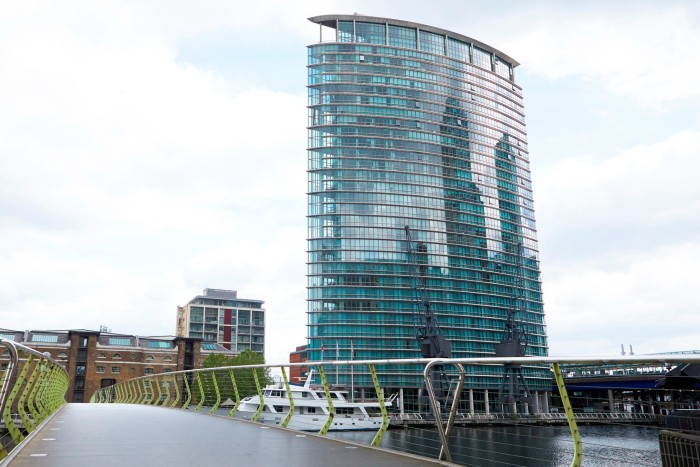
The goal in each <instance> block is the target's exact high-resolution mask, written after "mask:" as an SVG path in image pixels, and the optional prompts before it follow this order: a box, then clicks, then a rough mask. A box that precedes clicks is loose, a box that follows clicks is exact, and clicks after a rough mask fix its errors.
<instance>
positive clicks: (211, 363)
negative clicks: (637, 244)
mask: <svg viewBox="0 0 700 467" xmlns="http://www.w3.org/2000/svg"><path fill="white" fill-rule="evenodd" d="M235 364H236V357H229V356H228V355H224V354H222V353H213V354H209V356H208V357H207V358H205V359H204V361H203V362H202V368H217V367H220V366H233V365H235Z"/></svg>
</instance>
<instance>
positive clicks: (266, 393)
mask: <svg viewBox="0 0 700 467" xmlns="http://www.w3.org/2000/svg"><path fill="white" fill-rule="evenodd" d="M271 392H272V391H265V392H263V395H264V396H270V393H271Z"/></svg>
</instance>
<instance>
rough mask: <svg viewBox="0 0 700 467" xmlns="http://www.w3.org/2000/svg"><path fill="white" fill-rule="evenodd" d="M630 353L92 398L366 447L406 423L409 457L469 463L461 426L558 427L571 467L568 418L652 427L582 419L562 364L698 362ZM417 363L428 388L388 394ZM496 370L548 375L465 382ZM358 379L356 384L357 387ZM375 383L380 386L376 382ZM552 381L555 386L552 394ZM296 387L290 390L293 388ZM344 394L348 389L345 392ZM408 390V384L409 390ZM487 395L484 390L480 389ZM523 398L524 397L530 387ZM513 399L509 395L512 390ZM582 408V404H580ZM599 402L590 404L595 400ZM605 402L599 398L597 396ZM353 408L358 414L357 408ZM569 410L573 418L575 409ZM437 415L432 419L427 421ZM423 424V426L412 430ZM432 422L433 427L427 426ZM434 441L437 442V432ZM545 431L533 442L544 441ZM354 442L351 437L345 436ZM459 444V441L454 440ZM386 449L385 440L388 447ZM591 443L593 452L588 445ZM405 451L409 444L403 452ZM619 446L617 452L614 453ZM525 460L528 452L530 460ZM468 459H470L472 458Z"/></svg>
mask: <svg viewBox="0 0 700 467" xmlns="http://www.w3.org/2000/svg"><path fill="white" fill-rule="evenodd" d="M671 358H672V357H670V356H659V357H649V356H631V357H609V358H603V357H595V358H583V357H578V358H575V357H569V358H554V357H521V358H471V359H415V360H409V359H404V360H351V361H344V360H337V361H321V362H303V363H291V364H290V363H285V364H283V365H279V364H278V365H274V364H265V365H246V366H229V367H218V368H204V369H197V370H189V371H179V372H169V373H163V374H158V375H147V376H143V377H139V378H135V379H131V380H127V381H124V382H120V383H118V384H115V385H114V386H110V387H107V388H103V389H100V390H98V391H96V392H95V393H94V394H93V396H92V400H91V402H96V403H129V404H146V405H151V406H154V407H155V406H159V407H168V408H177V409H185V410H191V411H195V412H208V413H210V414H219V415H224V416H231V417H237V418H245V419H248V420H251V421H253V422H259V423H268V424H272V425H276V426H280V427H286V428H291V429H297V430H303V431H315V432H317V433H318V434H320V435H326V434H333V435H334V436H337V433H330V432H333V431H334V430H339V431H345V430H347V429H356V428H364V429H368V430H372V431H370V432H369V433H370V435H371V437H369V438H367V441H366V442H367V443H368V444H371V445H372V446H379V445H382V440H383V439H384V438H385V434H386V431H387V428H388V427H389V425H390V423H395V424H397V425H403V426H406V425H410V426H414V427H416V428H415V432H416V433H418V435H417V436H414V437H411V439H410V443H412V446H409V449H408V450H409V451H411V452H414V453H421V454H424V455H425V454H426V453H428V454H429V455H431V456H433V457H435V458H439V459H445V460H447V461H451V462H456V463H460V462H463V463H469V462H471V460H470V459H471V458H470V457H465V454H464V453H463V452H462V451H461V446H457V447H458V449H457V451H458V452H454V453H453V452H452V451H453V450H454V449H451V448H454V447H455V446H454V445H455V442H454V440H455V439H457V438H459V437H460V436H465V433H464V432H463V431H459V430H463V428H457V429H455V427H460V425H461V426H462V427H473V426H484V425H487V424H493V423H494V422H495V423H496V424H498V425H499V426H501V425H507V424H509V423H510V424H513V425H522V424H527V423H532V426H533V427H538V426H539V427H542V426H550V424H551V423H556V422H559V423H566V424H567V425H568V426H569V434H570V443H571V444H570V446H571V447H570V449H568V451H570V453H571V458H572V461H571V465H573V466H577V465H581V462H582V458H583V447H584V442H583V440H582V438H581V434H580V432H579V428H578V425H577V421H582V422H585V423H596V422H605V423H611V424H615V423H618V422H619V423H622V422H627V423H628V422H630V421H639V422H640V423H643V422H644V421H646V422H648V421H653V419H654V417H655V416H654V415H653V414H651V413H632V412H624V413H615V412H614V411H615V410H617V409H616V408H615V407H616V406H617V402H616V403H615V404H610V413H587V412H584V411H583V408H582V407H580V405H581V404H580V403H581V401H578V402H579V406H578V408H576V404H572V399H573V400H575V399H576V397H578V396H574V395H569V394H568V393H567V390H566V387H565V386H564V383H563V379H562V377H561V376H562V370H561V367H563V366H565V365H567V364H572V365H580V364H616V363H620V364H630V363H636V362H649V363H663V364H664V365H665V366H669V364H671V363H680V361H679V360H682V362H684V363H700V355H683V356H674V357H673V359H671ZM416 365H419V366H421V368H423V370H424V373H423V375H424V379H425V381H426V384H425V386H424V387H425V388H427V391H424V392H423V393H421V391H415V392H416V393H414V394H412V395H409V394H407V393H406V392H405V391H403V390H401V389H398V390H397V391H398V394H399V395H398V396H395V395H394V393H395V389H391V388H398V387H399V383H400V382H401V381H402V378H403V375H404V374H406V373H409V372H410V371H413V370H414V369H415V367H416ZM504 366H510V368H513V367H517V366H521V367H522V368H523V369H526V368H535V369H538V370H542V369H543V368H544V369H546V370H547V371H548V374H549V375H550V376H549V378H550V380H549V388H550V389H548V390H547V391H545V392H540V393H539V394H538V392H537V391H534V394H533V393H530V394H528V393H527V392H525V393H523V394H515V397H511V399H510V400H508V398H507V397H504V394H503V388H502V387H501V388H498V387H491V388H484V387H483V386H482V387H479V386H478V384H476V385H475V384H474V381H481V380H483V379H484V378H483V376H485V375H491V376H493V374H494V373H495V372H498V371H500V372H504V371H505V370H504V369H503V368H504ZM291 367H305V368H310V369H312V370H313V371H314V372H315V373H316V375H317V376H318V378H316V381H317V384H316V385H312V386H310V388H309V389H308V391H310V392H313V394H311V393H310V392H309V393H307V394H306V395H304V394H303V390H301V389H300V388H299V387H298V386H293V385H290V382H289V378H288V369H290V368H291ZM338 368H346V369H348V368H349V369H350V371H352V372H353V374H354V375H355V378H359V376H360V375H364V376H369V377H370V379H369V380H365V381H371V383H370V384H371V387H365V388H364V389H363V392H362V394H357V391H355V390H352V388H351V391H350V392H341V391H340V388H339V387H338V386H337V385H334V384H332V383H333V380H336V381H337V380H338V374H337V369H338ZM436 368H439V369H440V372H442V373H444V374H446V375H447V379H448V380H449V381H448V389H447V390H444V389H445V387H444V386H442V389H439V390H436V389H435V388H436V387H440V386H439V385H437V384H435V381H434V380H435V377H436V375H437V373H438V372H437V371H436ZM271 371H274V372H276V373H278V375H279V378H278V379H279V381H278V382H277V383H275V384H270V383H271V379H272V378H271V373H270V372H271ZM357 380H358V379H355V381H357ZM380 380H381V381H383V382H384V383H383V384H382V385H380V384H379V381H380ZM552 380H553V381H554V382H555V383H556V384H555V385H554V389H552V384H551V382H552ZM293 388H296V389H293ZM346 389H347V388H346ZM416 389H417V388H416ZM489 391H490V392H489ZM531 392H532V391H531ZM511 396H513V394H511ZM589 402H590V401H588V402H585V403H589ZM598 402H601V401H596V403H598ZM605 402H607V399H606V400H605ZM360 407H362V408H364V411H362V412H361V413H358V412H359V409H360ZM575 410H578V412H576V413H575V412H574V411H575ZM435 414H437V416H436V415H435ZM421 425H428V426H429V427H428V429H425V428H421ZM431 425H432V426H431ZM436 435H437V436H436ZM550 437H551V434H546V435H545V434H543V435H541V436H535V437H533V439H536V440H537V439H540V438H541V439H548V438H550ZM353 439H355V440H356V439H357V438H353ZM459 439H460V443H456V444H458V445H461V444H463V439H461V438H459ZM390 444H391V443H390ZM592 447H594V446H593V445H592ZM412 448H415V449H413V450H412ZM620 449H624V447H621V448H620ZM533 455H534V454H533ZM472 460H473V459H472Z"/></svg>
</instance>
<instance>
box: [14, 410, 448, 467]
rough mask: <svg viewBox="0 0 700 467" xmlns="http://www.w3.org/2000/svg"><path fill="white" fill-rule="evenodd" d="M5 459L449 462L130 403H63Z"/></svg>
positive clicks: (17, 464) (41, 462) (34, 464)
mask: <svg viewBox="0 0 700 467" xmlns="http://www.w3.org/2000/svg"><path fill="white" fill-rule="evenodd" d="M32 435H33V437H32V439H31V440H30V441H29V442H28V443H26V444H25V445H24V446H23V447H22V449H21V450H19V452H16V453H15V452H13V453H12V454H13V455H14V458H12V459H11V460H10V462H9V464H8V465H10V466H12V467H21V466H31V467H39V466H51V467H62V466H70V467H73V466H76V465H100V466H102V467H108V466H119V467H123V466H126V465H134V464H138V465H153V466H155V465H168V466H188V467H189V466H227V465H232V466H233V465H241V466H253V465H256V466H258V465H259V466H268V465H270V466H280V465H283V466H285V467H287V466H289V467H294V466H300V467H302V466H303V467H313V466H324V467H325V466H329V465H368V466H369V465H371V466H397V467H398V466H406V467H411V466H437V465H449V464H447V463H441V462H438V461H436V460H432V459H424V458H420V457H417V456H410V455H405V454H401V453H396V452H388V451H385V450H382V449H377V448H372V447H368V446H361V445H356V444H350V443H346V442H342V441H338V440H334V439H330V438H323V437H321V436H316V435H314V434H311V433H308V434H307V433H299V432H294V431H290V430H285V429H280V428H275V427H270V426H264V425H260V424H257V423H251V422H247V421H243V420H236V419H232V418H228V417H220V416H212V415H208V414H203V413H194V412H191V411H185V410H175V409H168V408H160V407H150V406H143V405H134V404H66V405H64V406H63V407H62V408H61V409H59V410H58V411H57V412H56V413H55V414H54V415H53V417H52V418H51V419H49V420H48V421H47V423H46V424H45V425H44V426H42V427H41V428H40V429H37V430H36V431H35V432H34V433H32Z"/></svg>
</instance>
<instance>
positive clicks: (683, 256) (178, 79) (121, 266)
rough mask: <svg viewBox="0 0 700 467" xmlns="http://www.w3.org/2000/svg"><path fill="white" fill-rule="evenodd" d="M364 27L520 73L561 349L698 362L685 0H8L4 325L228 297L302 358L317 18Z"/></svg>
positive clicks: (46, 324)
mask: <svg viewBox="0 0 700 467" xmlns="http://www.w3.org/2000/svg"><path fill="white" fill-rule="evenodd" d="M244 5H245V6H244ZM397 5H400V7H398V6H397ZM354 12H358V13H361V14H366V15H373V16H383V17H390V18H397V19H404V20H409V21H415V22H420V23H425V24H430V25H433V26H437V27H441V28H444V29H448V30H452V31H455V32H458V33H461V34H463V35H466V36H469V37H473V38H474V39H477V40H479V41H481V42H484V43H486V44H489V45H491V46H493V47H495V48H496V49H499V50H501V51H503V52H504V53H506V54H508V55H509V56H511V57H513V58H515V59H516V60H518V61H519V62H520V66H519V67H518V68H516V70H515V75H516V81H517V82H518V83H519V84H520V85H521V86H522V87H523V91H524V95H525V112H526V123H527V129H528V140H529V149H530V162H531V168H532V177H533V190H534V196H535V210H536V217H537V227H538V235H539V242H540V253H541V269H542V280H543V291H544V302H545V313H546V321H547V330H548V334H549V347H550V355H553V356H565V355H601V354H618V353H619V352H620V344H624V345H625V348H626V350H627V351H629V348H628V347H629V346H630V345H632V346H633V348H634V351H635V353H637V354H644V353H654V352H667V351H677V350H690V349H699V348H700V313H698V308H699V299H698V295H696V294H695V292H696V291H695V287H696V286H697V277H698V274H697V269H698V265H700V183H699V182H698V179H697V178H698V175H697V174H699V173H700V151H699V150H698V147H700V111H699V110H698V109H700V79H698V76H700V47H699V46H698V44H700V5H699V4H698V3H697V2H694V1H664V2H659V1H643V0H635V1H623V0H619V1H615V2H609V1H601V0H592V1H587V2H554V1H499V2H493V1H486V0H484V1H464V0H456V1H442V0H436V1H434V2H420V1H414V0H404V1H402V2H400V3H399V2H392V1H377V0H374V1H349V0H346V1H343V2H340V1H324V0H319V1H297V2H289V1H284V0H279V1H277V0H258V1H257V2H245V3H244V4H243V3H240V2H230V1H223V0H221V1H216V0H209V1H198V2H185V1H177V0H175V1H173V0H171V1H150V2H141V1H101V2H88V1H85V2H77V1H76V2H59V1H56V2H51V1H42V2H37V1H31V0H28V1H23V2H3V3H2V4H0V328H9V329H17V330H24V329H71V328H73V329H75V328H86V329H98V328H99V327H100V326H101V325H105V326H108V327H109V328H111V329H112V331H113V332H120V333H127V334H139V335H171V334H174V332H175V319H176V306H177V305H183V304H185V303H187V302H188V301H189V300H190V299H192V298H193V297H194V296H195V295H198V294H200V293H201V292H202V290H203V289H204V288H206V287H210V288H224V289H234V290H237V291H238V295H239V297H241V298H251V299H261V300H264V301H265V308H266V309H267V318H266V326H267V328H266V333H267V336H266V358H267V361H268V362H269V363H277V362H285V361H288V354H289V352H290V351H292V350H294V348H295V347H296V346H298V345H303V344H305V343H306V326H305V323H306V315H305V310H306V303H305V298H306V289H305V287H306V277H305V274H306V264H305V262H306V253H305V251H306V217H305V216H306V108H305V106H306V87H305V86H306V68H305V65H306V46H307V45H309V44H312V43H315V42H317V41H318V32H319V31H318V26H317V25H315V24H313V23H310V22H309V21H308V20H307V18H308V17H311V16H316V15H322V14H332V13H346V14H348V13H354Z"/></svg>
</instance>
